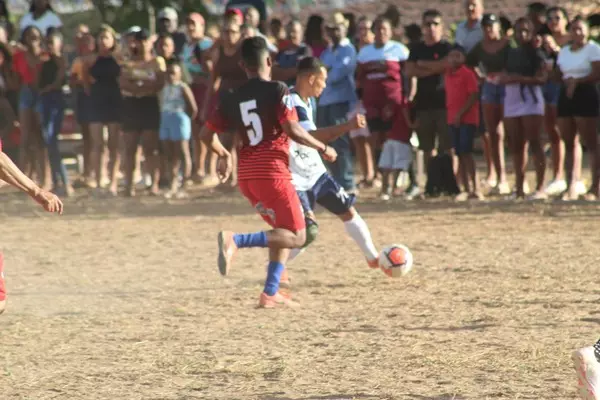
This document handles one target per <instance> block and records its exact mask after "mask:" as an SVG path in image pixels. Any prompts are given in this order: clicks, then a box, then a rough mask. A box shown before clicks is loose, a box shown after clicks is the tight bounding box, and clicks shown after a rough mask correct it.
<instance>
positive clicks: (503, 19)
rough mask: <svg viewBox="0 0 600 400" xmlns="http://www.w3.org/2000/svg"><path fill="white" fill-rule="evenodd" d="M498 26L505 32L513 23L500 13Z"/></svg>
mask: <svg viewBox="0 0 600 400" xmlns="http://www.w3.org/2000/svg"><path fill="white" fill-rule="evenodd" d="M498 19H499V20H500V26H501V27H502V32H504V33H506V32H508V31H509V30H511V29H512V28H513V23H512V22H511V21H510V19H508V17H506V16H504V15H501V16H500V17H499V18H498Z"/></svg>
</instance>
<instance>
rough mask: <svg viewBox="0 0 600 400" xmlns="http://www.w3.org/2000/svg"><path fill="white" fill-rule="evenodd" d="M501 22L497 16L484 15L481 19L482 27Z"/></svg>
mask: <svg viewBox="0 0 600 400" xmlns="http://www.w3.org/2000/svg"><path fill="white" fill-rule="evenodd" d="M498 22H500V20H499V19H498V17H496V14H483V17H482V18H481V25H494V24H497V23H498Z"/></svg>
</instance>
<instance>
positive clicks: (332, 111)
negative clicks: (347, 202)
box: [317, 13, 357, 192]
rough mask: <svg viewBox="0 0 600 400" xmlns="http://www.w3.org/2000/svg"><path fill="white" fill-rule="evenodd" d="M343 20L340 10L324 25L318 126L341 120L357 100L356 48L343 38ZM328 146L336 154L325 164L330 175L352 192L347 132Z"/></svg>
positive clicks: (351, 172) (352, 179)
mask: <svg viewBox="0 0 600 400" xmlns="http://www.w3.org/2000/svg"><path fill="white" fill-rule="evenodd" d="M338 14H339V15H338ZM340 17H341V18H340ZM347 22H348V21H347V20H346V19H345V18H343V16H341V14H340V13H336V14H334V18H333V20H332V21H331V22H329V23H328V24H327V33H328V34H329V37H330V38H331V45H330V46H329V48H327V49H326V50H325V51H324V52H323V53H322V54H321V62H322V63H323V64H324V65H325V67H326V68H327V71H328V76H327V87H326V88H325V90H324V91H323V94H322V95H321V97H320V99H319V109H318V112H317V126H318V127H319V128H322V127H328V126H333V125H338V124H341V123H344V122H345V121H346V119H347V115H348V113H349V112H350V110H351V109H352V108H353V107H354V105H355V103H356V101H357V98H356V86H355V83H354V72H355V70H356V50H355V49H354V46H353V45H352V43H350V41H349V40H348V38H347V37H346V34H347V29H348V24H347ZM331 147H333V148H334V149H335V150H336V151H337V153H338V158H337V160H336V161H335V163H328V167H329V170H330V171H331V174H332V175H333V177H334V178H335V180H336V181H338V182H339V183H340V184H341V185H342V187H343V188H344V189H345V190H346V191H347V192H354V191H355V184H354V163H353V160H352V153H351V151H350V138H349V136H348V134H347V133H346V134H345V135H344V136H342V137H340V138H338V139H336V140H335V141H334V142H332V143H331Z"/></svg>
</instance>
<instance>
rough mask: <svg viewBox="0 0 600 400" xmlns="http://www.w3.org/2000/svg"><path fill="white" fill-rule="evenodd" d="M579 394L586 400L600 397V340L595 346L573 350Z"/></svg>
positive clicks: (594, 399)
mask: <svg viewBox="0 0 600 400" xmlns="http://www.w3.org/2000/svg"><path fill="white" fill-rule="evenodd" d="M571 358H572V359H573V364H574V367H575V372H576V373H577V380H578V382H577V388H578V392H579V396H580V397H581V398H582V399H586V400H596V399H599V398H600V340H599V341H597V342H596V344H595V345H594V346H588V347H584V348H582V349H579V350H577V351H574V352H573V355H572V357H571Z"/></svg>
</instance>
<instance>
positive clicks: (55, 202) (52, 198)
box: [32, 190, 63, 215]
mask: <svg viewBox="0 0 600 400" xmlns="http://www.w3.org/2000/svg"><path fill="white" fill-rule="evenodd" d="M32 197H33V199H34V200H35V201H36V202H37V203H38V204H39V205H41V206H42V207H43V208H44V210H46V211H48V212H51V213H58V214H61V215H62V213H63V203H62V201H60V199H59V198H58V196H56V195H55V194H54V193H50V192H48V191H46V190H40V191H39V192H37V193H36V194H35V195H33V196H32Z"/></svg>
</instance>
